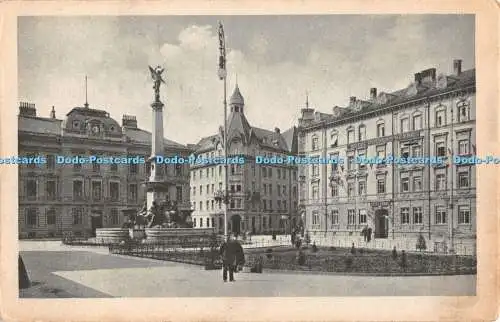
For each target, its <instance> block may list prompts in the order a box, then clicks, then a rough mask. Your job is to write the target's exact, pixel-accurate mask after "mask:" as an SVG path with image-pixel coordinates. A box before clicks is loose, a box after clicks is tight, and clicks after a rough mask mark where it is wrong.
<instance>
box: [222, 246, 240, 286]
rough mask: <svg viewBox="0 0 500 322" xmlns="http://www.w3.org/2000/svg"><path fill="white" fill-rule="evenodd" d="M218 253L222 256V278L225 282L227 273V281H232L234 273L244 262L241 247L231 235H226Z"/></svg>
mask: <svg viewBox="0 0 500 322" xmlns="http://www.w3.org/2000/svg"><path fill="white" fill-rule="evenodd" d="M220 254H221V256H222V279H223V281H224V282H227V275H228V273H229V281H230V282H234V273H235V271H236V270H237V269H238V266H241V265H243V264H244V263H245V254H244V252H243V247H241V244H240V243H239V242H238V241H237V240H233V239H232V238H231V236H228V237H227V241H225V242H224V243H223V244H222V246H221V248H220Z"/></svg>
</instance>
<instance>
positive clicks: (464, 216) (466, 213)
mask: <svg viewBox="0 0 500 322" xmlns="http://www.w3.org/2000/svg"><path fill="white" fill-rule="evenodd" d="M470 219H471V218H470V207H469V206H458V223H459V224H470V223H471V220H470Z"/></svg>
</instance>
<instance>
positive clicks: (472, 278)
mask: <svg viewBox="0 0 500 322" xmlns="http://www.w3.org/2000/svg"><path fill="white" fill-rule="evenodd" d="M20 250H21V256H22V257H23V260H24V262H25V265H26V268H27V270H28V274H29V275H30V278H31V280H32V281H33V282H34V284H35V285H34V286H33V287H31V288H30V289H26V290H21V292H20V297H94V298H95V297H174V296H177V297H186V296H197V297H212V296H250V297H252V296H261V297H268V296H412V295H413V296H419V295H422V296H439V295H474V294H475V288H476V275H464V276H412V277H370V276H343V275H307V274H287V273H268V272H264V273H263V274H252V273H244V272H240V273H238V274H236V275H235V277H236V281H235V282H234V283H229V282H227V283H224V282H223V281H222V278H221V271H220V270H215V271H206V270H204V269H203V267H201V266H194V265H186V264H179V263H172V262H164V261H158V260H151V259H145V258H133V257H125V256H118V255H109V254H107V251H106V249H98V248H76V249H71V248H69V247H68V246H60V243H59V244H57V243H55V242H52V244H51V245H45V246H43V247H41V246H35V245H21V247H20Z"/></svg>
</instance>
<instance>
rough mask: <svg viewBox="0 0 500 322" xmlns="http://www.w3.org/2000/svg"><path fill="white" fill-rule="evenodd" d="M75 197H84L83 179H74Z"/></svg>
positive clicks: (77, 198)
mask: <svg viewBox="0 0 500 322" xmlns="http://www.w3.org/2000/svg"><path fill="white" fill-rule="evenodd" d="M73 199H74V200H82V199H83V181H80V180H75V181H73Z"/></svg>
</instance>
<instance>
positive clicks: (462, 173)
mask: <svg viewBox="0 0 500 322" xmlns="http://www.w3.org/2000/svg"><path fill="white" fill-rule="evenodd" d="M469 186H470V182H469V171H467V170H462V169H460V170H458V188H460V189H463V188H469Z"/></svg>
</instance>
